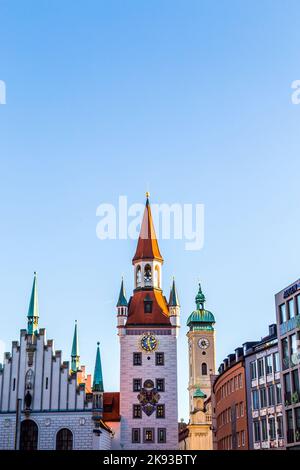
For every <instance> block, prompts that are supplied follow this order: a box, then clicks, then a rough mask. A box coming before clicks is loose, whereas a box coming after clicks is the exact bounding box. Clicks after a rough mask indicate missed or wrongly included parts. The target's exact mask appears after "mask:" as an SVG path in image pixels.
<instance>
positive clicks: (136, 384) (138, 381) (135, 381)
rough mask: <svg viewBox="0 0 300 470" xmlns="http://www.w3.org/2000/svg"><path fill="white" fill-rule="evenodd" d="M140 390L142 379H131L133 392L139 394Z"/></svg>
mask: <svg viewBox="0 0 300 470" xmlns="http://www.w3.org/2000/svg"><path fill="white" fill-rule="evenodd" d="M141 388H142V379H133V391H134V392H140V391H141Z"/></svg>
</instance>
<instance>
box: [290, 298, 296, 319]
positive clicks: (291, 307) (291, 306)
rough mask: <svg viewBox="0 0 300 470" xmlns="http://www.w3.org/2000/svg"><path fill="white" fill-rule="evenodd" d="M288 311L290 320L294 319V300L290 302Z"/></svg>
mask: <svg viewBox="0 0 300 470" xmlns="http://www.w3.org/2000/svg"><path fill="white" fill-rule="evenodd" d="M288 307H289V308H288V310H289V318H293V317H294V316H295V311H294V299H291V300H289V301H288Z"/></svg>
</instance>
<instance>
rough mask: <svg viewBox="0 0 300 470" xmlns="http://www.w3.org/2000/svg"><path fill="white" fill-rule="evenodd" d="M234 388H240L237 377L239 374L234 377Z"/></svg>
mask: <svg viewBox="0 0 300 470" xmlns="http://www.w3.org/2000/svg"><path fill="white" fill-rule="evenodd" d="M234 389H235V390H237V389H238V378H237V375H236V376H235V377H234Z"/></svg>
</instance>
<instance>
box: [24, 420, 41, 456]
mask: <svg viewBox="0 0 300 470" xmlns="http://www.w3.org/2000/svg"><path fill="white" fill-rule="evenodd" d="M38 436H39V430H38V427H37V424H36V423H35V422H34V421H32V420H31V419H25V420H24V421H22V423H21V434H20V450H37V448H38Z"/></svg>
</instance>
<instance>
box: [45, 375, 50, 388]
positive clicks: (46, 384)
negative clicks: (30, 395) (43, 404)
mask: <svg viewBox="0 0 300 470" xmlns="http://www.w3.org/2000/svg"><path fill="white" fill-rule="evenodd" d="M48 382H49V379H48V377H46V383H45V389H46V390H48Z"/></svg>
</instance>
